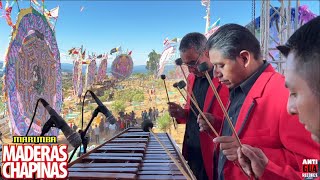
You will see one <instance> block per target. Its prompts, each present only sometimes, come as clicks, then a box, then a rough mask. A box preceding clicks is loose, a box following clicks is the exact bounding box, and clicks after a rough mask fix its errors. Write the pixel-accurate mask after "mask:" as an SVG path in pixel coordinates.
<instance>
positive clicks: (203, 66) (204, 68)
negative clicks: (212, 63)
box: [198, 62, 242, 147]
mask: <svg viewBox="0 0 320 180" xmlns="http://www.w3.org/2000/svg"><path fill="white" fill-rule="evenodd" d="M208 69H209V66H208V64H207V63H206V62H203V63H201V64H199V66H198V70H199V72H203V73H204V74H205V76H206V78H207V80H208V82H209V84H210V86H211V88H212V90H213V92H214V95H215V96H216V98H217V100H218V103H219V105H220V107H221V109H222V111H223V114H224V116H225V117H226V119H227V121H228V123H229V125H230V127H231V130H232V132H233V134H234V135H235V137H236V139H237V141H238V143H239V145H240V147H242V144H241V142H240V139H239V136H238V134H237V132H236V130H235V128H234V126H233V124H232V122H231V119H230V117H229V115H228V113H227V110H226V108H225V107H224V105H223V103H222V101H221V98H220V96H219V93H218V91H217V89H216V87H214V85H213V83H212V80H211V77H210V75H209V73H208Z"/></svg>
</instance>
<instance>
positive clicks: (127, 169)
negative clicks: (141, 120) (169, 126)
mask: <svg viewBox="0 0 320 180" xmlns="http://www.w3.org/2000/svg"><path fill="white" fill-rule="evenodd" d="M157 135H158V137H159V138H160V140H161V142H162V143H163V144H164V145H165V147H166V148H168V150H169V151H170V153H171V154H172V155H173V156H174V157H175V158H176V159H177V161H178V162H179V163H180V164H181V166H182V167H183V168H184V169H185V170H186V169H187V167H185V166H184V165H183V163H181V162H182V161H185V160H184V158H183V157H182V156H180V155H179V153H177V151H178V150H177V148H176V146H175V145H174V141H173V140H172V139H171V137H170V136H169V135H168V134H167V133H158V134H157ZM68 167H69V168H68V170H69V179H70V180H74V179H77V180H78V179H81V180H82V179H144V180H148V179H150V180H151V179H152V180H153V179H186V177H184V175H183V174H182V173H181V172H180V170H179V169H178V168H177V166H176V165H175V164H174V163H173V161H172V160H171V159H170V157H169V156H168V155H167V154H166V153H165V151H164V149H163V148H162V147H161V146H160V144H159V143H158V142H157V141H156V139H155V138H154V137H153V136H152V134H150V133H149V132H143V131H142V130H141V129H138V128H129V129H126V130H124V131H123V132H121V133H119V134H118V135H116V136H115V137H113V138H111V139H110V140H108V141H107V142H105V143H103V144H101V145H100V146H98V147H97V148H95V149H93V150H92V151H90V152H88V153H86V154H84V155H82V156H81V157H79V158H78V159H77V160H75V161H73V162H71V163H70V164H69V165H68Z"/></svg>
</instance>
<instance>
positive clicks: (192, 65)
mask: <svg viewBox="0 0 320 180" xmlns="http://www.w3.org/2000/svg"><path fill="white" fill-rule="evenodd" d="M201 54H202V53H199V56H198V58H197V59H196V60H192V61H190V62H189V63H182V64H184V65H186V66H188V67H191V68H194V67H196V66H197V65H198V62H199V59H200V56H201Z"/></svg>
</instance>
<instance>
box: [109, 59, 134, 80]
mask: <svg viewBox="0 0 320 180" xmlns="http://www.w3.org/2000/svg"><path fill="white" fill-rule="evenodd" d="M132 69H133V61H132V58H131V56H129V55H127V54H121V55H118V56H117V57H116V59H115V60H114V61H113V62H112V66H111V73H112V75H113V76H114V77H115V78H117V79H125V78H128V77H129V76H130V75H131V73H132Z"/></svg>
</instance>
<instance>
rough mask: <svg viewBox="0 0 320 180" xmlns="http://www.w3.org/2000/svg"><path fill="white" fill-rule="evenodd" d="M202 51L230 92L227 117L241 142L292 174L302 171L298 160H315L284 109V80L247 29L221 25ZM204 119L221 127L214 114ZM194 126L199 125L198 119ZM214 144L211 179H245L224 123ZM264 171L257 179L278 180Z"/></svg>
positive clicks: (306, 137) (314, 150)
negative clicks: (216, 147)
mask: <svg viewBox="0 0 320 180" xmlns="http://www.w3.org/2000/svg"><path fill="white" fill-rule="evenodd" d="M207 48H208V49H209V56H210V61H211V62H212V63H213V65H214V66H215V69H214V70H215V75H216V76H217V77H218V78H219V80H220V82H222V83H223V84H225V85H226V86H227V87H228V88H229V89H230V104H229V106H228V115H229V117H230V119H231V121H232V123H233V125H234V127H235V131H236V132H237V135H238V136H239V138H240V140H241V142H242V143H243V144H248V145H250V146H255V147H258V148H260V149H261V150H262V151H263V152H264V154H265V156H266V157H267V158H268V159H269V161H270V162H273V163H274V164H275V165H277V166H279V167H284V166H288V167H291V168H292V169H294V170H295V171H301V170H302V161H303V159H308V158H316V157H317V156H319V155H318V154H319V151H318V150H319V149H318V148H319V146H318V145H317V144H316V143H314V142H313V141H312V140H311V138H310V133H309V132H307V131H306V130H305V128H304V127H303V125H301V124H300V123H299V120H298V117H297V116H291V115H289V114H288V113H287V111H286V106H287V98H288V95H289V92H288V90H287V89H286V88H285V87H284V77H283V76H282V75H281V74H279V73H277V72H275V70H274V68H273V67H272V66H271V65H270V64H269V63H268V62H266V61H264V60H263V58H262V55H261V50H260V43H259V41H258V40H257V39H256V38H255V36H254V35H253V34H252V33H251V32H250V31H249V30H248V29H246V28H245V27H243V26H240V25H237V24H226V25H224V26H221V27H220V28H219V29H218V30H217V31H216V32H215V33H214V34H213V35H211V36H210V38H209V40H208V43H207ZM209 119H211V121H212V122H213V123H214V124H215V123H218V124H220V122H219V119H218V118H215V116H214V115H213V116H209ZM199 122H200V124H203V120H202V119H201V118H199ZM201 126H202V125H201ZM297 132H299V133H297ZM214 142H215V143H216V144H217V145H218V146H219V147H220V150H219V151H217V152H216V154H215V155H216V157H217V158H216V162H215V163H216V164H217V167H218V168H217V171H216V172H215V177H216V178H217V179H219V180H222V179H247V176H246V174H245V173H244V172H243V171H242V169H241V168H240V166H239V165H238V163H237V162H238V161H237V160H238V154H237V149H238V147H239V146H240V145H239V143H238V142H237V140H236V138H235V135H234V134H233V132H232V130H231V127H230V126H229V124H228V123H227V121H226V120H225V121H224V122H223V125H222V128H221V132H220V137H217V138H215V139H214ZM268 168H272V166H270V167H269V166H267V167H266V169H268ZM269 170H270V171H266V172H265V173H264V175H263V176H262V177H261V178H262V179H277V178H278V177H279V176H281V173H282V172H278V171H277V173H278V174H274V172H271V171H272V170H271V169H269ZM289 179H290V178H289Z"/></svg>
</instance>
